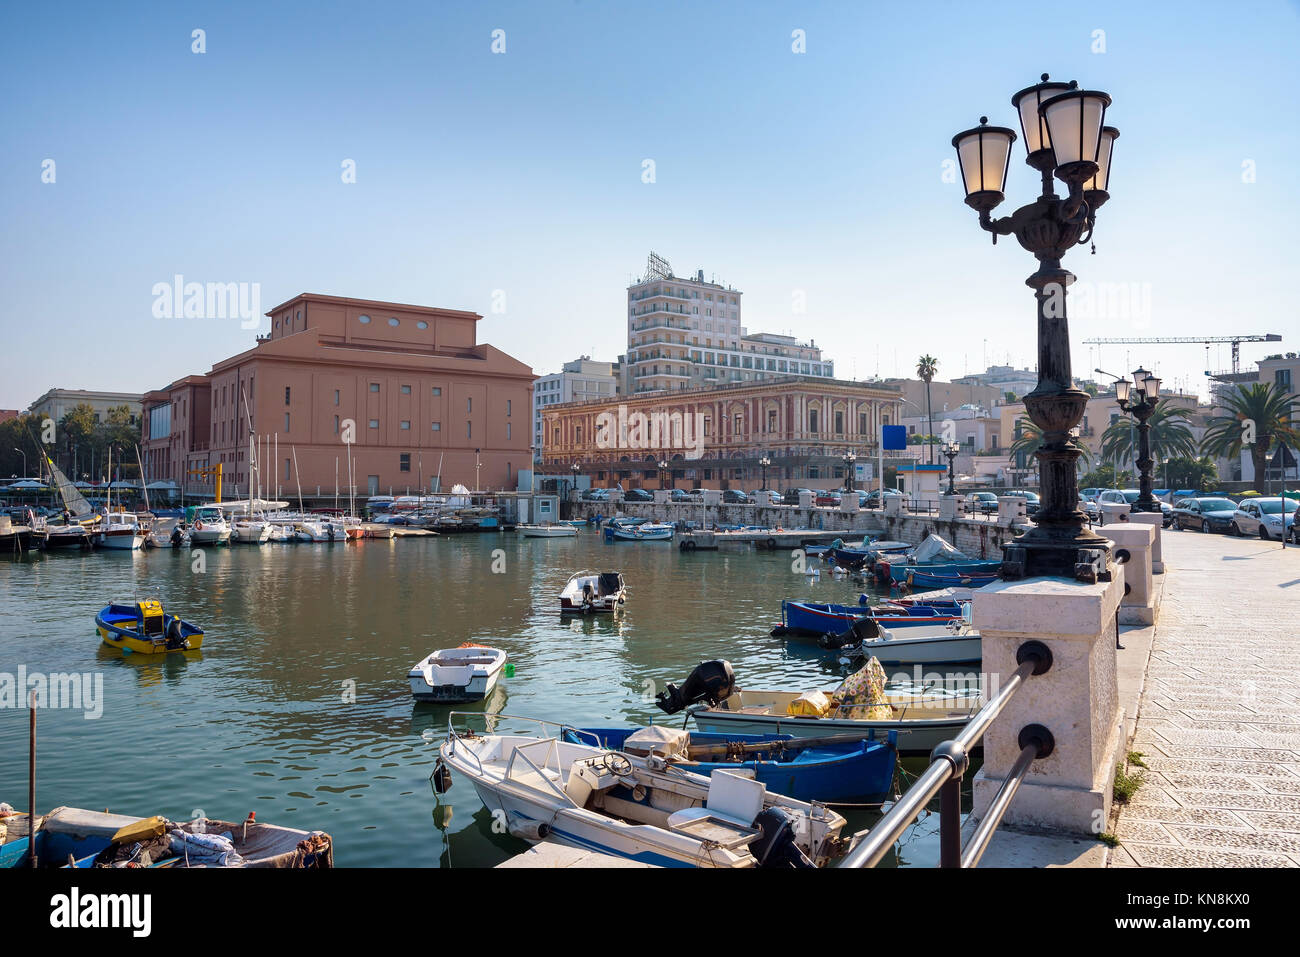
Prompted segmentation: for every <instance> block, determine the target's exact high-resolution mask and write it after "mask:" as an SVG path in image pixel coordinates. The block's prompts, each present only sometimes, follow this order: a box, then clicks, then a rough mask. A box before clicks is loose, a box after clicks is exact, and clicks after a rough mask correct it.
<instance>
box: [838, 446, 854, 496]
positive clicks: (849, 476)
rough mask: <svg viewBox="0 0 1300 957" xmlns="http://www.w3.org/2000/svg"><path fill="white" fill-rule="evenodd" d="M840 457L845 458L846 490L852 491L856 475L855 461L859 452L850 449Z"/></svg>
mask: <svg viewBox="0 0 1300 957" xmlns="http://www.w3.org/2000/svg"><path fill="white" fill-rule="evenodd" d="M840 457H841V458H842V459H843V460H844V490H845V491H846V492H852V491H853V477H854V474H853V473H854V467H853V463H855V462H856V461H857V460H858V454H857V453H856V452H853V451H849V452H845V453H844V454H843V455H842V456H840Z"/></svg>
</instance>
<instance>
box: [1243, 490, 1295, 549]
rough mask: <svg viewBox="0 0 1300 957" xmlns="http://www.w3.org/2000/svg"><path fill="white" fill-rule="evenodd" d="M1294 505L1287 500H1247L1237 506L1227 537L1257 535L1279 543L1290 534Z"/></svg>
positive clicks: (1293, 518) (1290, 500) (1291, 501)
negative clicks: (1292, 506)
mask: <svg viewBox="0 0 1300 957" xmlns="http://www.w3.org/2000/svg"><path fill="white" fill-rule="evenodd" d="M1292 504H1294V502H1293V500H1292V499H1289V498H1248V499H1245V500H1243V501H1242V502H1241V504H1240V505H1238V506H1237V511H1236V512H1235V513H1234V514H1233V516H1232V522H1231V524H1230V525H1229V527H1228V534H1229V535H1258V536H1259V537H1260V538H1263V539H1270V538H1276V539H1277V540H1278V541H1279V542H1280V541H1282V540H1283V539H1284V538H1286V537H1288V536H1289V535H1290V533H1291V526H1292V524H1293V523H1294V521H1295V511H1296V510H1295V509H1292V508H1290V506H1291V505H1292Z"/></svg>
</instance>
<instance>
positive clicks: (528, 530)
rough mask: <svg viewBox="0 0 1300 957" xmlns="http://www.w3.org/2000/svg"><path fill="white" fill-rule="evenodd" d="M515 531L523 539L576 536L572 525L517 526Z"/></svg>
mask: <svg viewBox="0 0 1300 957" xmlns="http://www.w3.org/2000/svg"><path fill="white" fill-rule="evenodd" d="M515 531H517V532H519V534H520V535H522V536H524V538H572V537H573V536H575V535H577V534H578V530H577V529H576V528H575V527H574V526H572V525H517V526H515Z"/></svg>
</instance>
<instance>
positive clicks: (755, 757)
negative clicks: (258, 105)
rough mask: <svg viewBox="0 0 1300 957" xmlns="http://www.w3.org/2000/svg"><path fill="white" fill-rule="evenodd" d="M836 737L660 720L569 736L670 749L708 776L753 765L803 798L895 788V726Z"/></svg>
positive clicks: (854, 796)
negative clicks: (703, 727) (719, 729)
mask: <svg viewBox="0 0 1300 957" xmlns="http://www.w3.org/2000/svg"><path fill="white" fill-rule="evenodd" d="M647 732H652V733H651V734H649V735H647ZM646 737H650V738H652V739H653V740H652V741H649V742H645V743H642V744H641V746H640V747H638V739H643V738H646ZM835 737H836V738H837V740H834V741H828V742H827V743H819V742H818V740H816V739H813V740H808V739H805V740H802V741H801V740H799V739H797V738H795V737H794V736H793V735H789V734H720V733H708V732H704V731H691V732H687V731H685V730H679V729H673V728H668V727H666V726H661V725H655V726H652V727H651V728H581V729H578V728H565V729H564V740H565V741H567V742H569V743H571V744H596V743H599V746H600V747H603V748H610V749H612V750H615V751H622V752H623V753H625V754H627V755H628V756H629V757H630V758H633V759H637V758H639V757H646V756H648V755H650V754H656V755H658V756H660V757H664V756H666V757H667V759H668V761H669V764H670V765H671V766H672V767H674V768H681V769H682V770H684V771H692V772H694V773H695V774H702V775H705V776H706V777H707V776H708V775H710V774H712V773H713V772H714V771H715V770H723V771H752V772H753V773H754V778H755V780H758V781H760V782H762V784H763V785H764V786H766V787H767V789H768V790H769V791H771V792H773V793H775V794H783V795H785V796H786V797H789V798H794V799H795V800H799V801H819V802H822V803H835V802H837V801H858V800H870V799H872V798H880V797H884V796H886V795H888V794H889V793H891V789H892V785H893V782H894V766H895V764H896V763H897V760H898V734H897V732H894V731H890V732H888V735H887V736H885V735H879V736H878V735H877V734H876V732H875V731H874V730H869V731H867V732H866V733H865V734H864V735H863V736H862V737H861V738H858V739H857V740H849V739H851V738H853V737H854V736H853V735H851V734H850V735H843V734H841V735H837V736H835ZM629 739H631V740H629ZM728 758H730V760H728Z"/></svg>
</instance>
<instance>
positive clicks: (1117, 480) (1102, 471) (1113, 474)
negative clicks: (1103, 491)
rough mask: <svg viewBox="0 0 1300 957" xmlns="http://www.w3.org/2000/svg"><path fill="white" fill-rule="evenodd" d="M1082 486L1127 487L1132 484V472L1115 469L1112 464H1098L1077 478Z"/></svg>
mask: <svg viewBox="0 0 1300 957" xmlns="http://www.w3.org/2000/svg"><path fill="white" fill-rule="evenodd" d="M1079 484H1080V485H1082V486H1083V487H1084V488H1127V487H1128V486H1130V485H1132V484H1133V473H1132V472H1130V471H1129V470H1128V469H1124V470H1123V471H1122V472H1119V471H1116V469H1115V466H1113V465H1099V466H1097V467H1096V468H1095V469H1093V470H1092V471H1091V472H1088V473H1087V474H1085V475H1084V476H1083V478H1081V479H1080V480H1079Z"/></svg>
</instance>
